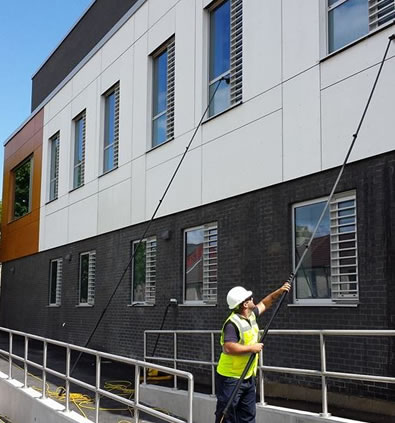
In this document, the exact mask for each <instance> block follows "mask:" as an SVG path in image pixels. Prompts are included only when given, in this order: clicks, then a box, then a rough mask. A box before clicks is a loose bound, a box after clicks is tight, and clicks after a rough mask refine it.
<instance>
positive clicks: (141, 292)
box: [132, 237, 156, 304]
mask: <svg viewBox="0 0 395 423" xmlns="http://www.w3.org/2000/svg"><path fill="white" fill-rule="evenodd" d="M137 246H138V241H137V242H134V243H133V252H134V258H133V266H132V268H133V273H132V303H147V304H155V291H156V288H155V280H156V238H155V237H151V238H148V239H145V240H143V241H142V242H141V244H140V246H139V247H138V248H137Z"/></svg>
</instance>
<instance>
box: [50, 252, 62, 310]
mask: <svg viewBox="0 0 395 423" xmlns="http://www.w3.org/2000/svg"><path fill="white" fill-rule="evenodd" d="M53 263H57V268H56V281H55V284H56V288H55V302H51V297H52V284H53V280H52V264H53ZM62 279H63V259H62V258H56V259H52V260H50V261H49V293H48V306H49V307H60V306H61V305H62Z"/></svg>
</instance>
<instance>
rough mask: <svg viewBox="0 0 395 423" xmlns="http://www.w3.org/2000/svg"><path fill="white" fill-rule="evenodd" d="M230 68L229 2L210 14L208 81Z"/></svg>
mask: <svg viewBox="0 0 395 423" xmlns="http://www.w3.org/2000/svg"><path fill="white" fill-rule="evenodd" d="M229 68H230V1H229V0H228V1H226V2H225V3H222V4H221V5H220V6H219V7H217V8H216V9H215V10H213V11H212V12H211V14H210V75H209V78H210V81H212V80H213V79H215V78H217V77H218V76H220V75H222V74H223V73H225V72H227V71H229Z"/></svg>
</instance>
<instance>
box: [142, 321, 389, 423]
mask: <svg viewBox="0 0 395 423" xmlns="http://www.w3.org/2000/svg"><path fill="white" fill-rule="evenodd" d="M220 333H221V331H220V330H146V331H144V359H145V360H156V361H164V362H173V367H174V369H176V368H177V365H178V364H179V363H182V364H196V365H207V366H210V367H211V393H212V395H215V367H216V365H217V364H218V362H217V361H215V357H214V350H215V348H214V336H215V335H219V334H220ZM150 334H157V335H158V336H160V335H161V334H171V335H173V339H174V342H175V348H174V351H175V353H176V352H177V351H176V345H177V336H178V335H189V336H193V335H210V347H211V348H210V349H211V360H207V361H204V360H193V359H180V358H177V356H176V355H174V356H173V358H170V357H159V356H155V357H154V356H149V355H148V354H147V337H148V335H150ZM269 334H270V335H281V336H284V335H293V336H294V335H301V336H306V335H307V336H319V338H320V359H321V368H320V369H319V370H311V369H300V368H292V367H276V366H264V365H263V355H262V352H261V353H260V354H259V363H258V375H259V381H258V383H259V386H260V405H262V406H264V405H266V403H265V393H264V377H263V373H264V371H267V372H274V373H282V374H284V373H288V374H297V375H303V376H313V377H320V378H321V393H322V412H321V414H320V415H321V416H322V417H328V416H329V415H330V414H329V413H328V385H327V378H331V379H350V380H351V379H352V380H361V381H368V382H379V383H395V377H387V376H374V375H366V374H358V373H342V372H330V371H327V369H326V350H325V340H326V339H325V338H326V337H328V336H395V330H382V329H377V330H376V329H374V330H369V329H367V330H364V329H358V330H348V329H347V330H343V329H342V330H337V329H321V330H319V329H270V330H269ZM174 387H175V388H177V378H176V377H175V378H174Z"/></svg>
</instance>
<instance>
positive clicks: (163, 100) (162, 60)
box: [152, 38, 175, 147]
mask: <svg viewBox="0 0 395 423" xmlns="http://www.w3.org/2000/svg"><path fill="white" fill-rule="evenodd" d="M153 61H154V63H153V67H154V69H153V104H152V147H156V146H157V145H159V144H162V143H164V142H165V141H167V140H169V139H171V138H173V137H174V82H175V42H174V38H172V39H171V40H170V41H169V42H168V43H167V44H166V45H165V46H164V47H161V48H160V50H159V53H157V54H155V55H154V58H153Z"/></svg>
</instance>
